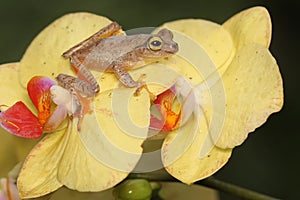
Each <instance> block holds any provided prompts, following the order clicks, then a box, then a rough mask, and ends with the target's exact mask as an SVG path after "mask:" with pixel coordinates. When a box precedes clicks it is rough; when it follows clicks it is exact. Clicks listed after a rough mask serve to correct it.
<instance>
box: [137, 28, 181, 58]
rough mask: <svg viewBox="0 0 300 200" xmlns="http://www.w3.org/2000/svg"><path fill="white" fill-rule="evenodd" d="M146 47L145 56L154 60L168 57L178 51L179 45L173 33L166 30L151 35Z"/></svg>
mask: <svg viewBox="0 0 300 200" xmlns="http://www.w3.org/2000/svg"><path fill="white" fill-rule="evenodd" d="M145 47H146V48H144V49H143V56H144V57H148V58H152V59H159V58H163V57H168V56H170V55H172V54H175V53H176V52H177V51H178V44H177V43H176V42H175V41H174V40H173V33H172V32H171V31H170V30H168V29H165V28H164V29H161V30H160V31H159V32H158V33H157V34H153V35H151V36H150V37H149V38H148V40H147V42H146V45H145Z"/></svg>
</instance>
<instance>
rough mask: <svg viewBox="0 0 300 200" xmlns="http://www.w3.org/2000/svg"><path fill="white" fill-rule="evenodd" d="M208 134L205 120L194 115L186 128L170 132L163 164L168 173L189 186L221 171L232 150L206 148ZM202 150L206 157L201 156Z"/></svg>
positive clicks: (163, 155) (163, 148)
mask: <svg viewBox="0 0 300 200" xmlns="http://www.w3.org/2000/svg"><path fill="white" fill-rule="evenodd" d="M209 134H210V133H209V128H208V126H207V122H206V119H205V117H204V116H203V115H201V116H197V114H195V113H194V116H193V117H192V118H191V119H190V120H189V121H188V122H187V123H186V124H185V126H183V127H180V128H179V129H177V130H176V131H173V132H171V133H169V134H168V135H167V137H166V139H165V141H164V143H163V147H162V152H163V153H162V161H163V163H164V166H165V168H166V170H167V171H168V172H169V173H170V174H171V175H172V176H174V177H175V178H177V179H179V180H180V181H182V182H184V183H187V184H191V183H193V182H195V181H197V180H201V179H203V178H206V177H208V176H210V175H212V174H213V173H215V172H216V171H218V170H219V169H220V168H221V167H222V166H223V165H225V163H226V162H227V161H228V159H229V157H230V156H231V151H232V149H226V150H224V149H220V148H218V147H213V148H211V147H208V148H209V149H205V148H207V146H206V145H205V140H206V138H207V137H209ZM207 150H208V152H206V151H207ZM202 151H204V152H206V153H207V154H206V155H205V156H202V157H201V156H200V155H201V154H202V153H201V152H202Z"/></svg>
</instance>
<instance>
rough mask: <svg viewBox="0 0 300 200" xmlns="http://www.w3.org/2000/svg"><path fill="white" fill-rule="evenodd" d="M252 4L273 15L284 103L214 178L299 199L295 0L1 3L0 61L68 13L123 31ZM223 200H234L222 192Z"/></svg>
mask: <svg viewBox="0 0 300 200" xmlns="http://www.w3.org/2000/svg"><path fill="white" fill-rule="evenodd" d="M256 5H263V6H265V7H266V8H267V9H268V10H269V12H270V15H271V17H272V21H273V38H272V43H271V47H270V50H271V52H272V53H273V55H274V57H275V58H276V60H277V61H278V64H279V66H280V70H281V72H282V76H283V79H284V88H285V105H284V108H283V110H282V111H281V112H280V113H277V114H273V115H272V116H271V117H270V118H269V120H268V121H267V123H266V124H265V125H263V126H262V127H260V128H259V129H257V131H256V132H255V133H253V134H251V135H250V137H249V138H248V139H247V140H246V142H245V143H244V144H243V145H242V146H240V147H237V148H235V149H234V151H233V155H232V157H231V159H230V161H229V162H228V164H226V166H225V167H224V168H222V169H221V170H220V171H219V172H217V174H216V177H218V178H220V179H222V180H224V181H228V182H231V183H234V184H237V185H240V186H243V187H247V188H250V189H253V190H256V191H258V192H262V193H266V194H269V195H272V196H275V197H278V198H282V199H300V193H299V180H298V179H299V178H300V176H299V170H300V164H299V161H300V159H299V157H300V155H299V154H300V153H299V148H300V145H299V142H300V131H299V124H300V121H299V112H300V109H299V104H298V103H297V102H298V98H297V97H298V96H299V94H298V93H299V92H300V90H299V83H297V77H299V76H300V66H299V64H298V63H296V59H298V58H299V38H298V37H299V36H300V32H299V24H300V23H299V12H300V3H299V1H298V0H290V1H288V0H286V1H271V0H269V1H253V0H236V1H233V0H210V1H204V0H198V1H197V0H182V1H174V0H173V1H171V0H164V1H158V0H131V1H128V0H110V1H104V0H71V1H70V0H60V1H53V0H47V1H46V0H26V1H19V0H1V2H0V27H1V29H0V63H7V62H11V61H18V60H20V59H21V56H22V54H23V53H24V51H25V49H26V47H27V46H28V45H29V43H30V42H31V40H32V39H33V38H34V36H35V35H36V34H38V33H39V32H40V31H41V30H42V29H43V28H44V27H45V26H47V25H48V24H49V23H51V22H52V21H53V20H55V19H56V18H58V17H60V16H61V15H63V14H65V13H68V12H75V11H88V12H93V13H95V14H99V15H103V16H107V17H109V18H110V19H113V20H115V21H117V22H119V23H120V24H121V25H122V26H123V28H124V29H125V30H126V29H131V28H137V27H147V26H152V27H153V26H158V25H160V24H162V23H163V22H166V21H171V20H175V19H180V18H203V19H209V20H211V21H215V22H217V23H223V22H224V21H225V20H226V19H228V18H229V17H230V16H232V15H234V14H235V13H237V12H239V11H241V10H243V9H246V8H249V7H252V6H256ZM298 81H299V82H300V78H298ZM200 199H201V198H200ZM222 199H234V198H233V197H230V196H228V195H224V194H223V195H222Z"/></svg>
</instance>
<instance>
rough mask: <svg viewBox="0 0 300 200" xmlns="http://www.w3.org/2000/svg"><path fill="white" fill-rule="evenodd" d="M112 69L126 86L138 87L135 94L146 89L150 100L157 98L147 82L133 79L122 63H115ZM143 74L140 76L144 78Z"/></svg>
mask: <svg viewBox="0 0 300 200" xmlns="http://www.w3.org/2000/svg"><path fill="white" fill-rule="evenodd" d="M112 69H113V71H114V73H115V75H116V76H117V78H118V79H119V81H120V82H121V83H122V84H123V85H124V86H126V87H130V88H134V87H136V88H137V90H136V91H135V95H137V96H138V95H139V93H140V91H141V90H142V89H145V90H146V91H147V92H148V94H149V95H150V100H151V101H153V100H154V99H155V98H156V95H155V94H153V93H152V92H151V91H150V90H149V89H148V87H147V85H146V83H144V82H141V81H135V80H133V78H132V77H131V76H130V74H129V73H128V71H127V70H126V69H125V67H124V66H123V65H122V64H117V63H114V64H113V66H112ZM142 78H143V75H142V76H141V77H140V78H139V80H140V79H142Z"/></svg>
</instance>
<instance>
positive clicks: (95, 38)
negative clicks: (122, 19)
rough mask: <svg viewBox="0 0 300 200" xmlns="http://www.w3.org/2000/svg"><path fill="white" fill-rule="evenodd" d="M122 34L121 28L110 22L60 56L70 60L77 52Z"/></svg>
mask: <svg viewBox="0 0 300 200" xmlns="http://www.w3.org/2000/svg"><path fill="white" fill-rule="evenodd" d="M122 34H123V30H122V27H121V26H120V25H119V24H118V23H117V22H112V23H110V24H109V25H107V26H106V27H104V28H102V29H100V30H99V31H98V32H97V33H95V34H93V35H92V36H90V37H89V38H87V39H86V40H84V41H82V42H80V43H79V44H77V45H75V46H74V47H72V48H70V49H69V50H67V51H66V52H64V53H63V54H62V55H63V57H64V58H70V57H71V56H72V55H73V54H75V53H76V52H78V51H79V50H80V51H83V50H85V49H89V48H90V47H91V46H93V45H96V44H97V43H98V42H99V41H100V40H102V39H103V38H107V37H111V36H114V35H122Z"/></svg>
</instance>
